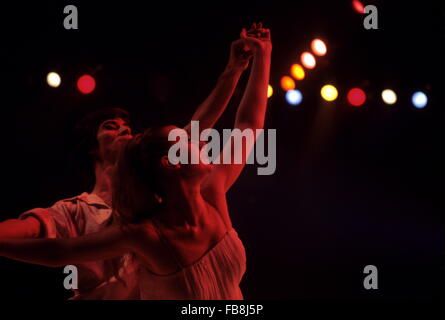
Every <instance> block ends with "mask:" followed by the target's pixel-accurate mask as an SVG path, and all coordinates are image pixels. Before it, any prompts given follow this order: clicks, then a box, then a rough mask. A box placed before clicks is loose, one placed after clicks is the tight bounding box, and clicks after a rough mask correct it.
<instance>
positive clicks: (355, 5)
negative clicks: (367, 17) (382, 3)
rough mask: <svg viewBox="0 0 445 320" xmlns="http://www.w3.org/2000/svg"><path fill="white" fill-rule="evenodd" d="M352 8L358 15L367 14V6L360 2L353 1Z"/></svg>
mask: <svg viewBox="0 0 445 320" xmlns="http://www.w3.org/2000/svg"><path fill="white" fill-rule="evenodd" d="M352 7H353V8H354V10H355V11H357V12H358V13H365V6H364V5H363V3H361V2H360V1H359V0H353V1H352Z"/></svg>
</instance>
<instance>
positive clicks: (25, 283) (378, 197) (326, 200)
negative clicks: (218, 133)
mask: <svg viewBox="0 0 445 320" xmlns="http://www.w3.org/2000/svg"><path fill="white" fill-rule="evenodd" d="M414 3H415V4H414ZM438 3H439V2H437V1H419V2H413V4H411V2H406V1H369V2H367V4H374V5H376V6H377V8H378V10H379V11H378V13H379V29H378V30H365V29H364V27H363V19H364V16H361V15H360V14H358V13H357V12H355V11H354V10H353V9H352V6H351V1H346V0H345V1H293V2H291V3H287V2H284V1H282V2H281V1H271V2H268V3H260V2H252V1H248V2H247V1H245V2H243V1H238V2H233V3H232V2H227V1H211V2H207V4H205V5H204V4H198V3H190V2H186V3H185V2H184V3H182V4H181V3H179V4H177V3H173V2H169V1H163V2H162V1H161V2H159V3H155V2H144V4H142V3H141V2H133V3H131V2H128V1H118V2H116V3H114V2H103V3H98V2H95V4H91V3H89V4H87V3H78V2H77V3H76V2H67V3H63V2H60V3H59V4H57V5H50V4H44V3H40V2H39V3H38V4H37V3H35V4H25V3H17V4H14V5H6V4H5V5H3V4H2V7H1V19H0V33H1V38H0V41H1V53H0V54H1V57H2V58H1V61H0V63H1V66H0V68H1V73H0V74H1V77H2V79H1V88H2V89H1V91H0V92H1V98H2V100H1V110H2V121H1V123H2V129H3V130H2V133H3V139H2V142H3V143H2V146H3V150H2V162H3V174H2V177H3V179H2V184H3V193H2V198H3V199H2V206H1V211H0V219H1V220H3V219H8V218H14V217H17V216H18V215H19V214H20V213H22V212H24V211H26V210H28V209H30V208H33V207H46V206H50V205H52V204H53V203H54V202H55V201H57V200H60V199H62V198H66V197H70V196H73V195H76V194H79V193H81V192H83V191H90V190H88V189H85V187H84V186H83V185H82V181H81V180H80V179H79V177H78V176H77V175H76V174H75V173H74V172H73V171H72V170H71V169H70V167H69V161H68V155H69V153H70V151H71V150H72V148H73V145H74V139H73V135H72V128H73V126H74V124H75V122H76V121H77V120H78V119H79V118H80V117H81V116H83V115H84V114H85V113H86V112H88V111H90V110H94V109H96V108H99V107H104V106H118V107H122V108H126V109H128V110H129V111H130V112H131V113H132V114H133V118H134V119H135V120H136V121H135V125H136V127H139V128H142V127H144V126H149V125H150V124H153V123H155V122H157V121H159V120H163V121H168V122H172V123H175V124H178V125H184V124H185V123H187V121H188V120H189V119H190V117H191V115H192V113H193V110H194V109H195V108H196V106H197V105H198V104H199V103H200V102H201V101H202V100H203V99H204V98H205V97H206V95H207V94H208V93H209V92H210V90H211V89H212V88H213V86H214V85H215V82H216V79H217V78H218V76H219V74H220V73H221V72H222V71H223V70H224V66H225V64H226V62H227V60H228V54H229V47H230V42H231V41H233V40H235V39H236V38H237V37H238V35H239V32H240V29H241V28H242V27H248V26H249V25H250V24H251V23H252V22H254V21H263V22H264V24H265V25H266V26H267V27H269V28H271V32H272V40H273V58H272V70H271V80H270V82H271V84H272V85H273V87H274V89H275V93H274V95H273V96H272V97H271V98H270V101H269V108H268V115H267V123H266V127H267V128H275V129H277V170H276V173H275V174H274V175H272V176H257V175H256V168H255V167H254V166H248V167H247V168H246V169H245V172H244V173H243V174H242V176H241V177H240V179H239V181H238V182H237V183H236V184H235V186H234V187H233V188H232V190H231V191H230V194H229V196H228V199H229V203H230V208H231V214H232V217H233V223H234V226H235V227H236V229H237V230H238V233H239V235H240V238H241V239H242V240H243V242H244V244H245V247H246V250H247V258H248V260H247V272H246V275H245V278H244V280H243V282H242V289H243V292H244V294H245V297H246V298H250V299H256V298H258V299H404V298H415V299H430V298H433V297H441V296H443V293H442V292H443V291H444V289H445V282H443V274H444V272H445V270H444V268H443V262H444V261H443V257H444V255H443V254H444V236H445V233H444V209H445V205H444V197H443V190H444V188H443V181H444V178H445V177H444V160H445V159H444V153H443V152H442V150H443V148H444V128H445V117H444V116H445V112H444V98H443V93H444V90H443V77H444V73H443V71H444V68H443V50H442V49H443V43H444V40H445V37H444V32H445V28H444V22H445V15H444V10H443V7H440V6H439V4H438ZM68 4H75V5H77V8H78V10H79V30H65V29H64V28H63V19H64V16H65V15H64V14H63V7H64V6H65V5H68ZM315 37H320V38H322V39H324V40H325V41H326V43H327V46H328V53H327V55H326V56H325V57H322V58H319V59H317V62H318V65H317V67H316V68H315V69H314V70H312V71H309V72H308V73H307V76H306V79H305V80H303V81H302V82H301V83H300V82H299V83H298V87H299V89H300V90H301V91H302V92H303V95H304V100H303V103H302V104H301V105H299V106H296V107H292V106H289V105H288V104H287V103H286V101H285V99H284V92H283V91H282V90H281V89H280V88H279V81H280V78H281V76H283V75H285V74H288V72H289V67H290V66H291V64H292V63H296V62H298V60H299V54H300V53H301V52H303V51H304V50H309V49H310V41H311V40H312V39H313V38H315ZM49 71H56V72H58V73H59V74H61V77H62V84H61V86H60V87H59V88H56V89H55V88H50V87H49V86H48V85H47V84H46V74H47V73H48V72H49ZM84 73H90V74H92V75H94V76H95V78H96V81H97V87H96V90H95V91H94V92H93V93H92V94H90V95H82V94H80V93H79V92H78V91H77V90H76V87H75V82H76V79H77V78H78V77H79V76H80V75H82V74H84ZM246 80H247V75H244V76H243V78H242V80H241V81H240V85H239V89H238V90H237V91H236V93H235V95H234V98H233V99H232V102H231V104H230V105H229V107H228V110H227V112H226V113H225V115H224V116H223V118H222V119H221V121H220V122H219V123H218V128H230V127H231V125H232V123H233V117H234V112H235V111H236V106H237V104H238V102H239V100H240V99H241V96H242V92H243V88H244V87H245V83H246ZM328 82H329V83H334V84H335V85H336V86H337V88H338V89H339V93H340V95H339V98H338V99H337V100H336V101H335V102H331V103H327V102H323V101H322V99H321V97H320V95H319V90H320V88H321V86H322V85H324V84H326V83H328ZM353 86H359V87H361V88H363V89H364V90H365V91H366V93H367V95H368V100H367V101H366V103H365V105H364V106H363V107H360V108H353V107H351V106H349V105H348V104H347V102H346V98H345V97H346V92H347V90H349V89H350V88H351V87H353ZM386 87H390V88H393V89H394V90H395V91H396V93H397V94H398V102H397V103H396V104H395V105H393V106H388V105H385V104H384V103H383V102H382V101H381V98H380V93H381V91H382V90H383V89H385V88H386ZM417 90H423V91H424V92H426V93H427V94H428V97H429V103H428V105H427V107H426V108H425V109H422V110H418V109H415V108H414V107H413V106H412V105H411V94H412V93H413V92H414V91H417ZM366 265H375V266H377V268H378V270H379V289H378V290H374V291H372V290H371V291H366V290H365V289H364V288H363V284H362V282H363V278H364V276H365V275H364V274H363V269H364V267H365V266H366ZM63 278H64V275H63V273H62V270H61V269H48V268H44V267H39V266H32V265H26V264H23V263H20V262H14V261H8V260H6V259H0V287H1V295H2V297H3V298H6V299H11V300H17V299H25V300H26V299H48V300H64V299H66V298H67V297H69V296H70V293H69V292H67V291H66V290H65V289H63Z"/></svg>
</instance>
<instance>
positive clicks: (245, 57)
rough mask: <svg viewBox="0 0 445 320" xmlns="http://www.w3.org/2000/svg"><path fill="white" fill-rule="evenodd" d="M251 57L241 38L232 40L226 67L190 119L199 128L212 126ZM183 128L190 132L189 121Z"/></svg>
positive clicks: (223, 108) (225, 105)
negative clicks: (196, 123)
mask: <svg viewBox="0 0 445 320" xmlns="http://www.w3.org/2000/svg"><path fill="white" fill-rule="evenodd" d="M251 57H252V53H251V52H250V50H248V48H247V47H246V45H245V43H244V40H243V39H238V40H236V41H233V42H232V45H231V50H230V58H229V62H228V64H227V66H226V69H225V70H224V72H223V73H222V75H221V76H220V77H219V79H218V82H217V84H216V86H215V88H214V89H213V90H212V92H211V93H210V95H209V96H208V97H207V98H206V99H205V100H204V102H202V103H201V104H200V105H199V107H198V109H197V110H196V112H195V113H194V114H193V116H192V121H199V127H200V129H201V130H204V129H207V128H212V127H213V126H214V125H215V123H216V121H217V120H218V119H219V117H220V116H221V114H222V113H223V112H224V110H225V108H226V107H227V105H228V103H229V101H230V98H231V97H232V95H233V92H234V91H235V88H236V85H237V84H238V80H239V78H240V76H241V74H242V73H243V71H244V70H245V69H246V68H247V67H248V65H249V60H250V58H251ZM184 130H186V131H187V132H188V133H189V134H190V131H191V125H190V123H189V124H187V125H186V126H185V127H184Z"/></svg>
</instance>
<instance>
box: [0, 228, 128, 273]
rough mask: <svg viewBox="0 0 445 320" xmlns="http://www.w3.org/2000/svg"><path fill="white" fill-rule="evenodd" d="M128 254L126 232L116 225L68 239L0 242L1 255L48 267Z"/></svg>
mask: <svg viewBox="0 0 445 320" xmlns="http://www.w3.org/2000/svg"><path fill="white" fill-rule="evenodd" d="M130 251H132V242H131V241H130V236H129V233H128V232H124V231H123V230H122V229H121V227H119V226H111V227H108V228H106V229H104V230H102V231H100V232H97V233H92V234H89V235H86V236H82V237H78V238H69V239H0V256H3V257H6V258H10V259H14V260H19V261H23V262H28V263H33V264H40V265H44V266H48V267H59V266H65V265H68V264H76V263H79V262H84V261H94V260H104V259H110V258H114V257H118V256H121V255H123V254H125V253H127V252H130Z"/></svg>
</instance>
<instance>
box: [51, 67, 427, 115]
mask: <svg viewBox="0 0 445 320" xmlns="http://www.w3.org/2000/svg"><path fill="white" fill-rule="evenodd" d="M291 74H292V75H293V77H295V78H296V79H299V80H302V79H303V78H304V75H305V72H304V69H303V68H302V67H301V66H300V65H298V64H295V65H293V66H292V68H291ZM47 82H48V85H49V86H51V87H53V88H57V87H59V86H60V84H61V78H60V76H59V74H57V73H55V72H50V73H48V75H47ZM95 87H96V81H95V79H94V78H93V77H92V76H90V75H87V74H85V75H83V76H81V77H79V79H78V80H77V89H78V90H79V91H80V92H81V93H83V94H89V93H91V92H93V91H94V89H95ZM281 87H282V89H283V90H285V91H286V100H287V102H288V103H289V104H291V105H299V104H300V103H301V102H302V101H303V94H302V93H301V91H300V90H297V89H295V82H294V80H293V79H292V78H290V77H288V76H284V77H283V78H282V79H281ZM272 94H273V89H272V86H271V85H269V87H268V92H267V96H268V97H269V98H270V97H271V96H272ZM320 94H321V96H322V98H323V99H324V100H326V101H334V100H336V99H337V97H338V90H337V88H336V87H335V86H333V85H331V84H326V85H324V86H323V87H322V88H321V91H320ZM381 97H382V100H383V101H384V102H385V103H386V104H389V105H392V104H395V103H396V102H397V94H396V93H395V92H394V91H393V90H391V89H385V90H383V91H382V93H381ZM347 100H348V102H349V104H351V105H352V106H354V107H360V106H362V105H363V104H364V103H365V102H366V93H365V92H364V91H363V90H362V89H360V88H352V89H351V90H349V92H348V94H347ZM411 101H412V104H413V105H414V106H415V107H416V108H418V109H422V108H424V107H425V106H426V105H427V103H428V97H427V96H426V94H425V93H423V92H421V91H417V92H415V93H414V94H413V95H412V98H411Z"/></svg>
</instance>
